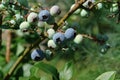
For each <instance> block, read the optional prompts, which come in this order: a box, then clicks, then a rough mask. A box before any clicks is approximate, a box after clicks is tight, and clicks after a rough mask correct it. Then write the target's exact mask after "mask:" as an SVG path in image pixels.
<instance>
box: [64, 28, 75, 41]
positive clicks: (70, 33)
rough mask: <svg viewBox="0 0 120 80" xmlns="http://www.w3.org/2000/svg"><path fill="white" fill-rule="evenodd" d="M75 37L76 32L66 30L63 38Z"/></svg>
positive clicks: (71, 29) (69, 29) (70, 29)
mask: <svg viewBox="0 0 120 80" xmlns="http://www.w3.org/2000/svg"><path fill="white" fill-rule="evenodd" d="M75 35H76V31H75V30H74V29H73V28H68V29H67V30H66V31H65V38H67V39H71V38H74V37H75Z"/></svg>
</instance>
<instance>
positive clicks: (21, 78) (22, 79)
mask: <svg viewBox="0 0 120 80" xmlns="http://www.w3.org/2000/svg"><path fill="white" fill-rule="evenodd" d="M19 80H29V78H28V77H20V78H19Z"/></svg>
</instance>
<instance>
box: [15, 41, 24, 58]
mask: <svg viewBox="0 0 120 80" xmlns="http://www.w3.org/2000/svg"><path fill="white" fill-rule="evenodd" d="M23 50H24V47H23V45H22V44H21V43H18V44H17V52H16V55H17V56H19V55H20V54H21V53H22V52H23Z"/></svg>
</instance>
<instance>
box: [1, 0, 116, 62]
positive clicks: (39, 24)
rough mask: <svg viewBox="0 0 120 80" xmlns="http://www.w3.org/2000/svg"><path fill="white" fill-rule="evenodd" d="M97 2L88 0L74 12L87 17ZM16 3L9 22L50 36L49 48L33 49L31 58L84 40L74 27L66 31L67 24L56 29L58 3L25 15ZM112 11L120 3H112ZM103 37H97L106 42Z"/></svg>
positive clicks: (39, 58)
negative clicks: (70, 42) (69, 43)
mask: <svg viewBox="0 0 120 80" xmlns="http://www.w3.org/2000/svg"><path fill="white" fill-rule="evenodd" d="M95 2H96V1H95V0H86V1H85V2H84V3H83V4H82V7H83V8H78V9H77V10H76V11H75V12H74V14H80V16H81V17H87V16H88V15H89V14H88V13H89V10H88V9H89V8H90V7H91V5H94V3H95ZM16 4H17V3H15V4H14V5H12V8H11V11H12V12H14V14H13V15H12V16H13V18H12V19H11V20H9V24H10V25H12V26H18V25H19V28H18V29H20V30H21V31H23V32H24V31H25V32H26V31H28V32H29V31H30V32H31V31H32V32H33V33H34V32H37V31H41V32H39V33H38V32H37V33H38V34H41V33H45V34H46V35H45V34H42V35H44V36H47V37H48V38H49V40H48V41H47V48H48V49H46V50H45V51H43V50H40V49H36V50H33V52H32V54H31V58H32V59H33V60H35V61H39V60H42V59H43V58H44V57H46V56H48V55H49V56H51V55H52V52H51V50H49V49H56V48H57V47H58V46H59V45H60V46H61V45H64V43H66V42H69V41H72V40H73V42H74V43H75V44H79V43H80V42H81V41H82V39H83V35H81V34H79V33H78V34H77V31H76V30H75V29H74V28H67V29H65V31H64V30H63V28H64V27H65V26H66V25H64V26H62V29H60V30H59V31H57V30H56V29H54V27H55V24H56V22H55V17H57V16H58V15H60V13H61V9H60V7H59V6H58V5H53V6H52V7H51V8H49V9H48V8H47V9H46V8H43V7H41V9H40V11H39V12H37V11H33V10H34V9H31V10H30V11H29V12H28V13H27V14H24V15H23V14H21V13H20V12H18V11H17V9H16V8H15V5H16ZM5 5H6V3H1V4H0V10H5V9H6V6H5ZM75 5H76V4H73V5H72V6H71V8H70V11H72V9H73V8H74V7H75ZM17 6H20V4H17ZM7 7H9V6H7ZM102 7H103V4H102V3H98V4H96V5H95V9H97V10H100V9H102ZM110 11H111V12H117V11H118V4H116V3H114V4H112V5H111V8H110ZM5 24H6V23H5ZM15 29H16V28H15ZM102 38H103V37H102ZM102 38H100V39H98V38H97V37H96V40H97V41H99V42H100V43H102V42H105V41H106V40H101V39H102Z"/></svg>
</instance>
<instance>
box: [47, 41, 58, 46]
mask: <svg viewBox="0 0 120 80" xmlns="http://www.w3.org/2000/svg"><path fill="white" fill-rule="evenodd" d="M47 45H48V47H49V48H56V47H57V45H56V44H55V42H54V41H53V40H49V41H48V43H47Z"/></svg>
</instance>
